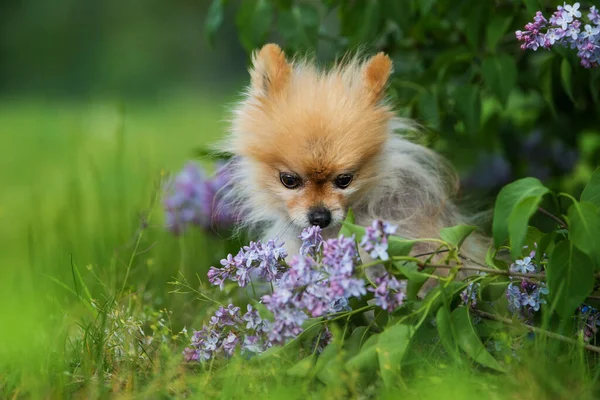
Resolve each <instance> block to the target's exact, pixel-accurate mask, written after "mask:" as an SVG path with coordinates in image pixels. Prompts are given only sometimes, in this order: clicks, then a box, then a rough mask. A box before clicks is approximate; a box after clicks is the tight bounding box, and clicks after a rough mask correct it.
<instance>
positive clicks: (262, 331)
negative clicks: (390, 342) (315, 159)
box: [184, 221, 406, 362]
mask: <svg viewBox="0 0 600 400" xmlns="http://www.w3.org/2000/svg"><path fill="white" fill-rule="evenodd" d="M395 232H396V227H395V226H393V225H390V224H388V223H385V222H382V221H374V223H373V225H372V226H371V227H369V228H368V229H367V234H366V235H365V236H366V240H364V243H363V246H366V247H367V248H370V251H371V252H373V251H375V252H378V253H377V254H379V257H380V258H382V259H383V258H385V257H387V253H386V254H385V256H382V252H383V251H384V250H381V249H383V248H385V250H387V240H388V237H389V235H391V234H394V233H395ZM300 238H301V239H302V241H303V246H302V249H301V251H300V252H299V254H297V255H295V256H293V257H292V258H291V259H290V260H289V261H287V262H286V261H284V258H285V257H287V253H286V252H285V250H284V249H283V244H280V243H278V242H277V241H275V240H269V241H267V242H266V243H261V242H260V241H258V242H250V243H249V245H248V246H244V247H243V248H242V249H241V250H240V251H239V252H238V254H237V255H236V256H232V255H231V254H229V255H228V256H227V257H226V258H224V259H223V260H221V262H220V264H221V267H220V268H217V267H211V268H210V270H209V273H208V277H209V281H210V282H211V283H212V284H214V285H219V286H221V287H223V283H224V282H225V281H227V280H230V281H234V282H237V283H238V285H239V286H242V287H243V286H245V285H246V284H247V283H249V280H250V278H249V276H250V273H251V272H253V271H254V272H257V274H256V275H258V277H260V278H261V279H262V280H264V281H267V282H272V283H273V284H274V285H273V292H272V293H271V294H268V295H264V296H262V298H261V302H262V304H264V306H265V307H266V309H267V310H269V311H270V312H271V314H272V315H273V320H272V321H267V320H263V319H262V318H261V316H260V315H259V313H258V311H257V310H255V309H254V308H253V307H252V306H251V305H247V311H246V313H245V314H243V315H240V314H241V313H240V308H239V307H235V306H233V305H231V304H230V305H228V306H227V307H221V308H219V309H218V310H217V311H216V312H215V314H214V315H213V316H212V317H211V318H210V320H209V324H208V325H205V326H204V327H203V329H202V330H201V331H199V333H197V334H196V333H195V334H194V337H193V338H192V343H191V346H190V347H189V348H187V349H186V350H185V351H184V356H185V358H186V359H187V360H189V361H199V362H202V361H205V360H208V359H211V358H213V357H215V356H216V355H221V356H226V357H229V356H231V355H233V354H234V353H235V351H236V349H237V348H238V347H240V349H241V352H242V354H248V353H250V354H254V353H259V352H262V351H265V350H266V349H268V348H269V347H271V346H272V345H281V344H284V343H286V342H287V341H289V340H290V339H293V338H296V337H297V336H298V335H299V334H300V333H302V331H303V329H304V328H303V325H304V323H305V322H306V320H307V319H308V318H310V317H325V319H328V318H331V316H332V315H333V314H335V313H339V312H344V311H349V310H351V308H350V306H349V299H350V298H360V297H361V296H363V295H365V294H366V292H367V289H366V287H365V285H366V284H365V281H364V280H363V279H361V278H360V277H357V276H356V267H357V266H358V262H359V257H358V250H357V247H356V242H355V239H354V237H350V238H346V237H344V236H340V237H338V238H335V239H329V240H327V241H323V238H322V236H321V231H320V228H315V227H311V228H307V229H306V230H304V231H303V232H302V234H301V235H300ZM377 246H379V248H378V247H377ZM253 276H255V275H253ZM369 290H370V291H372V292H374V293H375V299H376V304H377V305H379V306H380V307H382V308H383V309H384V310H387V311H389V312H392V311H393V310H395V309H396V308H398V307H399V306H400V305H402V303H403V301H404V299H405V297H406V294H405V293H406V282H404V281H402V282H400V281H398V280H397V279H396V278H395V277H393V276H391V275H386V276H383V277H381V278H379V279H378V280H377V285H376V287H375V288H369ZM321 336H322V338H321V340H320V341H319V348H323V347H324V346H325V345H326V343H327V342H328V341H329V340H330V333H329V332H328V331H327V330H325V331H324V332H323V334H322V335H321ZM315 345H316V343H315Z"/></svg>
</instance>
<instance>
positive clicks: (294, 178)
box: [279, 172, 302, 189]
mask: <svg viewBox="0 0 600 400" xmlns="http://www.w3.org/2000/svg"><path fill="white" fill-rule="evenodd" d="M279 179H280V180H281V183H282V184H283V186H285V187H286V188H288V189H296V188H297V187H298V186H300V185H301V184H302V179H300V177H299V176H298V175H294V174H290V173H288V172H282V173H280V174H279Z"/></svg>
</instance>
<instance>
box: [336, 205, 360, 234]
mask: <svg viewBox="0 0 600 400" xmlns="http://www.w3.org/2000/svg"><path fill="white" fill-rule="evenodd" d="M354 222H355V219H354V211H352V209H351V208H350V209H348V214H347V215H346V219H345V220H344V222H343V224H342V228H341V229H340V233H339V234H340V235H343V236H344V237H350V236H352V233H353V232H352V230H351V229H350V227H349V225H356V224H355V223H354Z"/></svg>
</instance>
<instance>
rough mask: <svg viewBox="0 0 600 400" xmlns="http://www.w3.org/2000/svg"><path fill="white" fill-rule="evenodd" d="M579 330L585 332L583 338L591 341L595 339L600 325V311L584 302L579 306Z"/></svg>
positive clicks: (587, 341)
mask: <svg viewBox="0 0 600 400" xmlns="http://www.w3.org/2000/svg"><path fill="white" fill-rule="evenodd" d="M577 318H578V323H579V330H580V331H581V332H582V334H583V340H584V341H585V342H586V343H589V342H591V341H593V339H595V337H596V334H597V333H598V328H599V327H600V312H599V311H598V310H596V309H595V308H594V307H590V306H588V305H585V304H583V305H582V306H581V307H579V315H578V316H577Z"/></svg>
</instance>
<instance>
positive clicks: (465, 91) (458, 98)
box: [454, 84, 481, 136]
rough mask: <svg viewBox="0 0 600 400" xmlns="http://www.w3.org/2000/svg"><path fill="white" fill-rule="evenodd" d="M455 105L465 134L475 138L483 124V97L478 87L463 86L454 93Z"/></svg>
mask: <svg viewBox="0 0 600 400" xmlns="http://www.w3.org/2000/svg"><path fill="white" fill-rule="evenodd" d="M454 102H455V103H454V104H455V108H456V111H457V112H458V114H459V116H461V117H462V119H463V122H464V125H465V133H466V134H467V135H470V136H475V135H477V134H478V133H479V130H480V124H481V96H480V91H479V87H478V86H476V85H471V84H468V85H462V86H459V87H458V88H457V89H456V90H455V91H454Z"/></svg>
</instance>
